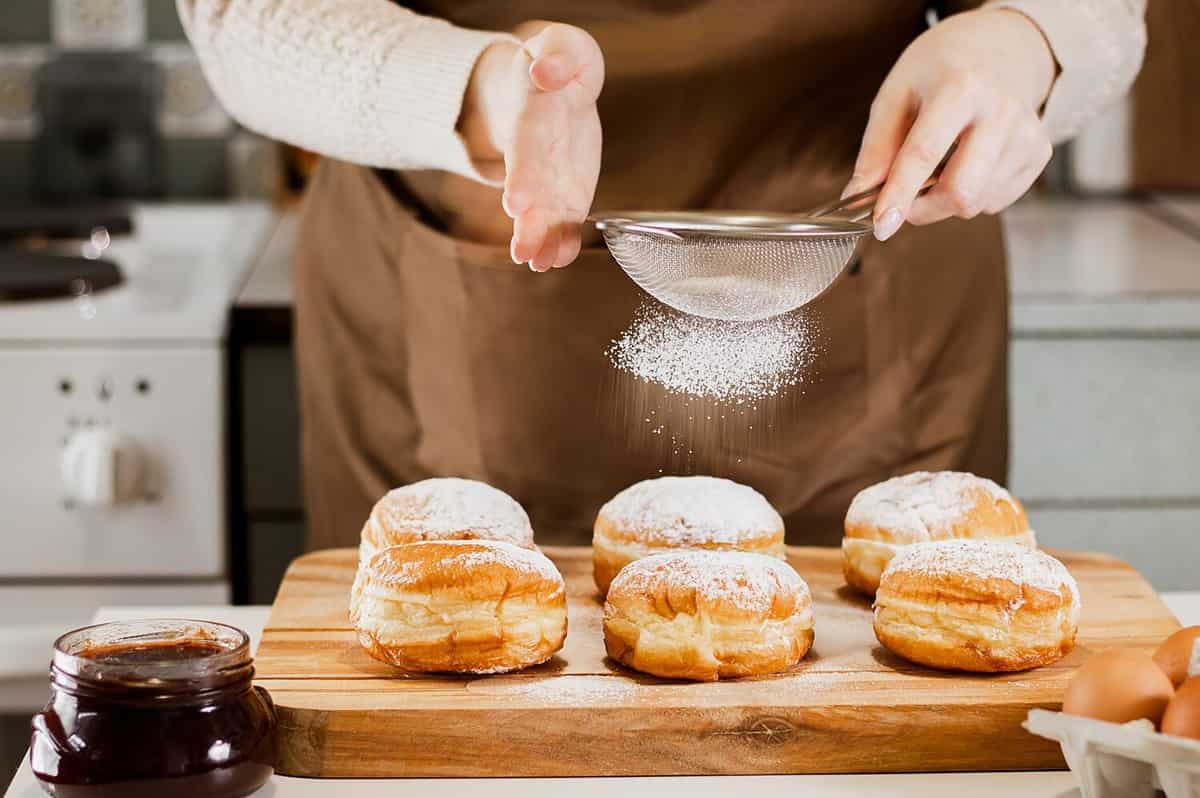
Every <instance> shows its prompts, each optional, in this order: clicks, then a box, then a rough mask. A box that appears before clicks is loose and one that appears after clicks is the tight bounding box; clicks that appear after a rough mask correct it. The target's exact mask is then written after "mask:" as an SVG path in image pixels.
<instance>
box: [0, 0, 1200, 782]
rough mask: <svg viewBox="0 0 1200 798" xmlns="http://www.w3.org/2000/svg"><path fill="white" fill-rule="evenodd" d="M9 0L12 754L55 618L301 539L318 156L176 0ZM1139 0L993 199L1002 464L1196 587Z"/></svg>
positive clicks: (1182, 94)
mask: <svg viewBox="0 0 1200 798" xmlns="http://www.w3.org/2000/svg"><path fill="white" fill-rule="evenodd" d="M0 6H2V10H0V375H3V376H2V377H0V387H2V388H3V390H0V409H2V410H3V412H0V440H2V441H3V445H0V510H2V513H3V514H2V516H0V517H2V518H3V523H4V530H5V531H4V534H3V535H2V536H0V716H3V718H4V720H3V721H2V722H0V727H2V731H0V772H3V771H4V770H5V769H6V768H7V767H9V765H10V764H13V763H15V762H16V761H17V759H18V758H19V756H20V754H21V752H22V751H23V750H24V747H25V745H26V742H27V728H28V727H27V718H28V714H29V712H31V711H32V710H33V709H34V708H35V707H37V706H38V705H39V704H40V703H41V701H42V698H43V696H44V694H45V684H46V680H45V673H44V671H45V666H46V661H47V657H48V652H49V650H50V643H51V640H52V639H53V637H54V636H55V634H56V633H57V632H59V631H61V630H63V629H65V628H69V627H70V626H72V625H79V624H82V623H84V622H86V621H87V620H88V619H89V618H90V617H91V615H92V612H93V610H94V609H95V608H96V607H97V606H99V605H102V604H124V605H130V604H135V605H136V604H147V605H183V604H193V605H194V604H201V603H227V602H230V601H233V602H236V603H269V602H270V601H271V599H272V598H273V595H274V591H275V588H276V586H277V584H278V581H279V578H280V576H281V574H282V571H283V569H284V567H285V566H286V564H287V563H288V562H289V560H290V559H291V558H292V557H293V556H295V555H296V554H297V553H299V552H300V550H301V547H302V538H303V531H304V513H303V508H302V505H301V500H300V490H299V467H298V463H299V457H298V445H297V441H298V435H297V410H296V393H295V388H294V374H293V366H292V351H291V323H292V315H291V286H290V279H289V260H290V248H291V241H292V237H293V233H294V225H295V222H294V219H293V214H292V213H291V211H290V208H291V206H292V205H293V204H294V202H295V199H296V197H297V195H298V193H299V191H300V189H301V187H302V186H303V182H304V177H305V175H306V174H307V173H308V171H309V170H310V168H311V165H312V160H313V159H312V158H311V157H310V156H308V155H306V154H304V153H300V152H296V151H294V150H290V149H288V148H284V147H281V146H278V145H276V144H274V143H272V142H269V141H267V140H265V139H263V138H261V137H259V136H256V135H254V134H252V133H250V132H248V131H245V130H242V129H240V128H239V127H238V126H237V125H236V124H234V123H233V122H232V120H231V119H230V118H229V117H228V116H227V115H226V114H225V113H224V112H223V110H222V109H221V107H220V106H219V104H218V103H217V102H216V100H215V98H214V97H213V95H212V93H211V92H210V91H209V89H208V86H207V85H206V84H205V81H204V78H203V75H202V74H201V71H200V68H199V65H198V64H197V62H196V60H195V58H194V56H193V54H192V52H191V50H190V48H189V47H188V44H187V42H186V41H185V39H184V36H183V31H182V30H181V28H180V25H179V21H178V18H177V16H176V12H175V5H174V0H3V2H2V3H0ZM1149 17H1150V36H1151V46H1150V50H1149V54H1148V58H1147V62H1146V66H1145V69H1144V70H1143V72H1142V75H1141V77H1140V79H1139V81H1138V84H1137V87H1136V89H1135V91H1134V93H1133V95H1132V97H1131V98H1130V99H1129V100H1128V101H1127V102H1125V103H1123V104H1122V105H1121V106H1119V107H1117V108H1114V109H1112V111H1111V112H1110V113H1108V114H1107V115H1106V116H1104V117H1103V118H1102V119H1100V120H1098V121H1097V122H1096V123H1094V124H1093V125H1092V126H1091V127H1090V128H1089V129H1088V130H1087V131H1086V133H1085V134H1084V135H1083V136H1082V137H1081V138H1080V139H1079V140H1077V141H1076V142H1074V143H1073V144H1072V145H1070V146H1067V147H1063V148H1060V150H1059V151H1058V153H1057V154H1056V156H1055V159H1054V162H1053V163H1052V166H1051V169H1050V170H1049V171H1048V173H1047V175H1046V177H1045V178H1044V180H1043V182H1042V185H1041V186H1040V187H1039V189H1038V191H1037V192H1036V193H1035V195H1034V196H1031V197H1029V198H1027V199H1026V200H1024V201H1022V203H1021V204H1020V205H1019V206H1018V207H1016V208H1015V209H1013V210H1012V211H1011V212H1009V213H1008V214H1007V215H1006V219H1007V231H1008V242H1009V248H1010V256H1011V272H1012V273H1011V283H1012V293H1013V298H1012V362H1011V368H1012V380H1011V392H1012V423H1013V429H1012V473H1011V480H1010V485H1011V487H1012V488H1013V490H1014V491H1015V492H1016V494H1017V495H1018V496H1020V497H1021V498H1022V499H1023V500H1024V501H1025V503H1026V506H1027V507H1028V509H1029V511H1030V514H1031V516H1032V519H1033V525H1034V528H1035V529H1036V530H1037V531H1038V534H1039V537H1040V539H1041V540H1042V542H1043V543H1045V544H1046V545H1049V546H1058V547H1066V548H1071V547H1076V548H1089V549H1095V550H1103V551H1109V552H1112V553H1114V554H1116V555H1118V556H1120V557H1122V558H1124V559H1126V560H1128V561H1130V562H1132V563H1133V564H1134V565H1136V566H1137V567H1138V568H1139V569H1141V570H1142V572H1143V573H1145V574H1146V575H1147V577H1148V578H1149V579H1150V580H1151V581H1152V582H1153V583H1154V585H1155V586H1156V587H1158V588H1159V589H1163V590H1167V589H1179V588H1190V589H1195V588H1197V587H1200V149H1197V147H1196V146H1195V142H1197V141H1200V101H1198V100H1200V97H1198V95H1197V89H1196V86H1198V85H1200V53H1198V52H1197V49H1196V48H1195V46H1194V44H1193V42H1194V41H1196V40H1197V38H1200V3H1198V2H1196V0H1177V1H1176V0H1152V2H1151V4H1150V15H1149ZM81 275H82V276H81ZM997 301H1000V298H999V297H997Z"/></svg>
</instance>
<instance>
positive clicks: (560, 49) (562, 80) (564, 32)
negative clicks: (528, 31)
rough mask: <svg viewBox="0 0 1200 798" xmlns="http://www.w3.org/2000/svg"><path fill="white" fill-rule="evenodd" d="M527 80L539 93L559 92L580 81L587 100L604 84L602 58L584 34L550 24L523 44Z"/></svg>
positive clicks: (591, 40)
mask: <svg viewBox="0 0 1200 798" xmlns="http://www.w3.org/2000/svg"><path fill="white" fill-rule="evenodd" d="M524 47H525V52H526V53H528V54H529V57H530V59H531V63H530V65H529V77H530V80H532V81H533V85H534V86H535V87H536V88H538V89H539V90H541V91H558V90H559V89H562V88H564V87H565V86H567V84H569V83H570V82H571V81H573V80H577V81H579V83H580V84H581V85H582V86H583V87H584V89H585V91H586V93H587V94H589V95H590V99H592V100H594V99H595V98H596V97H597V96H599V94H600V87H601V86H602V85H603V83H604V57H603V56H602V55H601V53H600V46H599V45H598V44H596V40H595V39H593V38H592V37H591V35H589V34H588V33H587V31H585V30H583V29H581V28H576V27H575V26H573V25H561V24H556V23H551V24H548V25H546V26H545V27H543V28H541V29H540V30H539V31H538V33H536V34H535V35H533V36H531V37H530V38H528V39H527V40H526V41H525V45H524Z"/></svg>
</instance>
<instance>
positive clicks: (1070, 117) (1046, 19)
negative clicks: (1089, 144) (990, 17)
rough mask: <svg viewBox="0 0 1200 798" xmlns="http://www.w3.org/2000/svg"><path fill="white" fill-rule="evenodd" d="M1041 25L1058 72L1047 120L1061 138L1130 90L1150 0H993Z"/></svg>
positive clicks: (1139, 61)
mask: <svg viewBox="0 0 1200 798" xmlns="http://www.w3.org/2000/svg"><path fill="white" fill-rule="evenodd" d="M987 7H989V8H1009V9H1012V10H1014V11H1019V12H1021V13H1022V14H1024V15H1025V16H1027V17H1029V19H1030V20H1031V21H1032V22H1033V23H1034V24H1035V25H1037V26H1038V28H1040V29H1041V31H1042V34H1043V35H1044V36H1045V37H1046V41H1047V42H1049V44H1050V49H1051V50H1052V51H1053V53H1054V57H1055V59H1056V60H1057V61H1058V66H1059V69H1060V72H1059V75H1058V77H1057V79H1056V80H1055V82H1054V86H1053V87H1052V88H1051V90H1050V96H1049V97H1048V98H1047V100H1046V107H1045V111H1044V113H1043V120H1044V121H1045V124H1046V128H1047V130H1048V131H1049V133H1050V137H1051V138H1052V139H1054V140H1055V141H1062V140H1064V139H1068V138H1070V137H1071V136H1074V135H1075V134H1076V133H1078V132H1079V129H1080V128H1081V127H1083V125H1084V123H1086V122H1087V121H1088V120H1089V119H1091V118H1092V117H1094V116H1096V115H1097V114H1099V113H1100V112H1101V111H1102V110H1104V109H1105V108H1106V107H1107V106H1109V105H1111V104H1112V103H1113V102H1115V101H1116V100H1118V99H1119V98H1120V97H1121V96H1122V95H1124V94H1125V92H1127V91H1128V90H1129V87H1130V85H1132V83H1133V79H1134V78H1136V77H1137V73H1138V70H1140V69H1141V66H1142V57H1143V54H1144V52H1145V49H1146V22H1145V14H1146V0H990V2H988V3H987Z"/></svg>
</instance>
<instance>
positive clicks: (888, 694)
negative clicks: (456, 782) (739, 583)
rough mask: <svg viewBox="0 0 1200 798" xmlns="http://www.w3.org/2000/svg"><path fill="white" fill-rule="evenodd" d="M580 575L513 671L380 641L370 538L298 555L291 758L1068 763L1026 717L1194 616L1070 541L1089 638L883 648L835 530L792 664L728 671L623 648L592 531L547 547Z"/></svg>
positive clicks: (283, 752)
mask: <svg viewBox="0 0 1200 798" xmlns="http://www.w3.org/2000/svg"><path fill="white" fill-rule="evenodd" d="M544 550H545V552H546V553H547V554H548V555H549V556H550V557H551V558H552V559H553V560H554V561H555V562H556V563H557V564H558V566H559V568H560V569H561V570H562V573H563V576H564V577H565V578H566V581H567V586H568V602H569V614H570V632H569V634H568V636H567V642H566V646H565V648H564V649H563V650H562V651H561V652H559V655H558V656H556V657H554V659H552V660H551V661H550V662H548V663H546V664H544V665H542V666H539V667H536V668H532V669H530V670H526V671H523V672H520V673H515V674H509V675H504V676H484V677H469V678H468V677H455V676H430V675H420V674H406V673H403V672H400V671H397V670H396V669H394V668H391V667H389V666H387V665H384V664H383V663H380V662H377V661H375V660H373V659H371V658H370V657H369V656H367V654H366V653H365V652H364V651H363V650H362V649H361V648H359V646H358V644H357V642H356V641H355V637H354V631H353V629H352V628H351V626H350V624H349V621H348V620H347V604H348V597H349V591H350V584H351V582H352V580H353V578H354V569H355V565H356V551H355V550H353V549H335V550H329V551H322V552H316V553H314V554H309V555H306V556H304V557H301V558H300V559H298V560H296V561H295V562H294V563H293V564H292V566H291V567H290V568H289V569H288V572H287V575H286V577H285V578H284V581H283V584H282V585H281V587H280V589H279V595H278V596H277V598H276V600H275V606H274V608H273V609H272V612H271V617H270V620H269V621H268V622H267V626H266V629H265V630H264V632H263V640H262V644H261V646H260V647H259V650H258V657H257V668H258V679H257V682H258V684H260V685H262V686H263V687H266V688H267V689H268V690H269V691H270V693H271V695H272V697H273V698H274V700H275V704H276V707H277V709H278V712H279V718H280V733H279V763H278V766H277V770H278V772H280V773H282V774H285V775H289V776H317V777H401V776H610V775H611V776H616V775H655V774H662V775H665V774H713V773H858V772H864V773H865V772H902V771H938V770H1015V769H1022V770H1024V769H1045V768H1059V767H1063V762H1062V758H1061V755H1060V753H1059V751H1058V749H1057V747H1056V746H1054V745H1053V744H1052V743H1050V742H1048V741H1046V740H1043V739H1041V738H1038V737H1034V736H1033V735H1030V734H1028V733H1026V732H1025V731H1024V730H1022V729H1021V728H1020V724H1021V721H1022V720H1023V719H1024V718H1025V714H1026V713H1027V712H1028V710H1029V709H1031V708H1033V707H1046V708H1057V707H1058V705H1059V704H1060V702H1061V700H1062V695H1063V690H1064V689H1065V686H1066V682H1067V679H1068V678H1069V676H1070V674H1071V672H1072V671H1073V670H1074V669H1075V668H1076V667H1077V666H1078V665H1079V664H1080V663H1081V662H1082V661H1083V660H1084V659H1085V658H1086V657H1087V656H1088V654H1089V653H1091V652H1092V651H1094V650H1096V649H1098V648H1104V647H1111V646H1127V647H1140V648H1147V649H1148V648H1151V647H1153V646H1155V645H1157V643H1158V642H1159V641H1161V640H1162V639H1163V638H1164V637H1166V636H1167V635H1168V634H1170V633H1171V632H1172V631H1174V630H1175V629H1176V628H1178V623H1177V622H1176V621H1175V619H1174V617H1173V616H1172V615H1171V613H1170V611H1169V610H1167V608H1166V607H1165V606H1164V605H1163V604H1162V602H1161V601H1160V600H1159V599H1158V596H1156V595H1155V593H1154V591H1153V590H1152V589H1151V588H1150V586H1149V585H1148V584H1147V583H1146V582H1145V580H1143V579H1142V577H1141V576H1140V575H1139V574H1138V573H1137V572H1136V571H1134V570H1133V569H1132V568H1130V567H1129V566H1128V565H1126V564H1124V563H1122V562H1119V561H1117V560H1114V559H1111V558H1109V557H1105V556H1101V555H1093V554H1080V553H1065V552H1063V553H1058V554H1059V556H1060V557H1061V558H1062V559H1063V561H1064V562H1065V563H1066V564H1067V566H1068V567H1069V568H1070V570H1071V572H1072V573H1073V574H1074V575H1075V577H1076V579H1078V581H1079V584H1080V590H1081V593H1082V599H1083V615H1082V621H1081V629H1080V645H1079V646H1078V647H1077V648H1076V650H1075V651H1074V652H1073V653H1072V654H1071V655H1070V656H1068V657H1067V658H1066V659H1064V660H1062V661H1061V662H1059V663H1056V664H1055V665H1052V666H1050V667H1046V668H1041V669H1039V670H1034V671H1029V672H1026V673H1017V674H1007V675H997V676H971V675H963V674H948V673H940V672H937V671H932V670H928V669H925V668H921V667H918V666H915V665H912V664H910V663H907V662H905V661H903V660H900V659H898V658H896V657H894V656H892V655H891V654H889V653H888V652H887V651H885V650H884V649H882V648H881V647H880V646H879V645H878V643H877V642H876V641H875V637H874V634H873V633H872V631H871V610H870V605H869V603H868V602H867V601H865V600H863V599H862V598H861V597H859V596H858V595H857V594H854V593H853V592H850V591H849V590H848V589H847V588H845V587H844V586H843V583H842V576H841V554H840V551H838V550H836V549H822V548H796V547H793V548H790V549H789V559H790V561H791V563H792V565H793V566H795V568H796V569H797V570H798V571H799V572H800V574H801V575H802V576H804V577H805V579H807V580H808V583H809V585H810V586H811V588H812V590H813V596H814V600H815V609H816V615H817V629H816V642H815V644H814V646H813V650H812V651H811V652H810V653H809V655H808V656H807V657H806V658H805V659H804V661H803V662H801V663H800V664H799V665H798V666H797V667H796V668H795V669H793V670H792V671H790V672H788V673H785V674H780V675H777V676H771V677H764V678H759V679H745V680H738V681H730V682H719V683H712V684H691V683H682V682H671V681H667V680H662V679H655V678H652V677H647V676H643V675H641V674H638V673H635V672H633V671H629V670H626V669H624V668H622V667H621V666H619V665H617V664H615V663H613V662H611V661H609V660H608V659H606V658H605V655H604V643H603V638H602V635H601V614H602V609H601V608H602V604H601V601H600V599H599V596H598V595H597V594H596V588H595V586H594V585H593V584H592V577H591V557H590V551H589V550H588V549H586V548H557V549H556V548H546V549H544Z"/></svg>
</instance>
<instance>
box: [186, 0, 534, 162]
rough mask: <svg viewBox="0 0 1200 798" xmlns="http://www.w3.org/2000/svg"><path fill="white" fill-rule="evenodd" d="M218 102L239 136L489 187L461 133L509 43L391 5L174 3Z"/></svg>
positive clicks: (372, 0) (241, 0) (345, 1)
mask: <svg viewBox="0 0 1200 798" xmlns="http://www.w3.org/2000/svg"><path fill="white" fill-rule="evenodd" d="M176 2H177V5H178V8H179V15H180V18H181V19H182V21H183V27H184V30H185V31H186V32H187V35H188V38H189V40H190V41H191V43H192V46H193V47H194V48H195V50H196V53H197V56H198V58H199V59H200V63H201V66H202V68H203V70H204V74H205V77H206V78H207V79H208V81H209V83H210V84H211V85H212V88H213V91H214V92H215V93H216V95H217V97H218V99H220V101H221V103H222V104H223V105H224V106H225V107H226V109H227V110H228V111H229V113H230V114H231V115H232V116H233V117H234V118H235V119H237V120H238V122H240V123H241V124H242V125H244V126H245V127H248V128H250V129H252V130H255V131H257V132H259V133H262V134H263V135H266V136H270V137H272V138H276V139H280V140H282V141H286V142H288V143H291V144H294V145H296V146H299V147H303V148H305V149H308V150H311V151H313V152H317V153H320V154H322V155H328V156H330V157H333V158H338V159H340V160H345V161H352V162H354V163H360V164H364V165H367V166H376V167H386V168H395V169H442V170H446V171H449V172H455V173H457V174H460V175H464V176H467V177H471V178H474V179H476V180H479V181H480V182H488V181H485V180H483V178H482V177H481V176H480V175H479V173H478V171H477V170H476V168H475V165H474V164H473V163H472V161H471V157H470V155H469V153H468V152H467V149H466V146H465V145H464V143H463V141H462V138H461V137H460V136H459V134H458V132H457V130H456V127H457V124H458V117H459V114H460V112H461V109H462V99H463V95H464V92H465V91H466V86H467V82H468V81H469V80H470V77H471V71H472V69H473V68H474V66H475V61H476V59H477V58H478V57H479V54H480V53H481V52H482V51H483V50H484V49H485V48H486V47H487V46H488V45H489V44H491V43H493V42H496V41H505V40H511V41H516V40H515V39H514V38H513V37H511V36H509V35H507V34H503V33H491V32H485V31H476V30H468V29H465V28H459V27H456V26H454V25H451V24H450V23H448V22H446V21H445V20H441V19H436V18H433V17H427V16H422V15H420V14H416V13H414V12H412V11H409V10H407V9H404V8H400V7H399V6H397V5H395V4H393V3H391V2H389V0H176Z"/></svg>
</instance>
